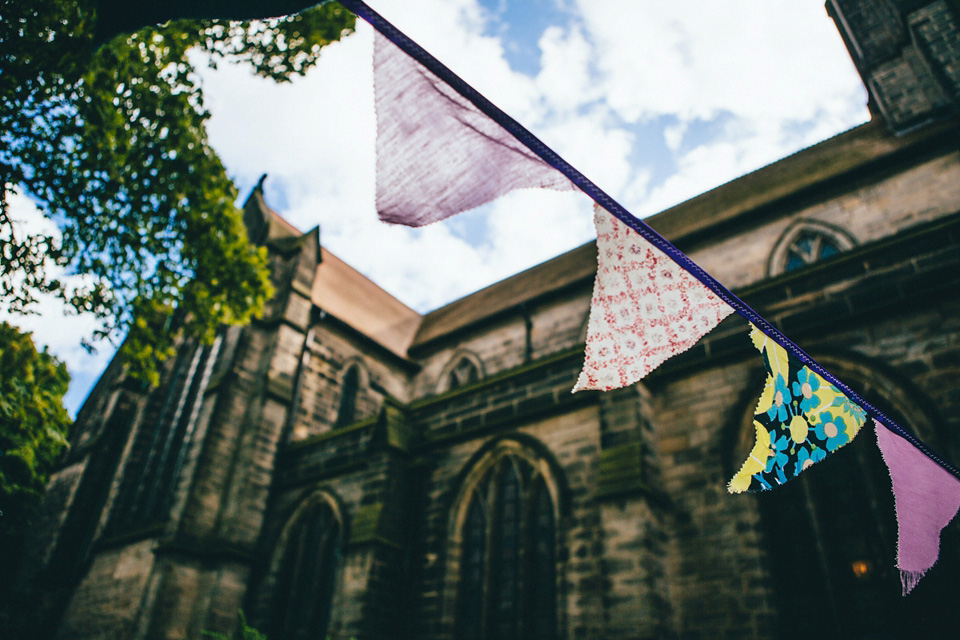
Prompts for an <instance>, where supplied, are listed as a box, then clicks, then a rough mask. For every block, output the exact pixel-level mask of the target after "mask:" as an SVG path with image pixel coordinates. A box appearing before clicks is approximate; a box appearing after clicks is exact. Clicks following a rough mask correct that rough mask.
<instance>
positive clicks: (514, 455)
mask: <svg viewBox="0 0 960 640" xmlns="http://www.w3.org/2000/svg"><path fill="white" fill-rule="evenodd" d="M827 10H828V12H829V13H830V14H831V15H832V16H833V18H834V20H835V21H836V23H837V25H838V27H839V28H840V30H841V32H842V34H843V36H844V39H845V41H846V43H847V45H848V48H849V50H850V52H851V56H852V57H853V59H854V61H855V63H856V65H857V68H858V70H859V71H860V73H861V75H862V77H863V78H864V82H865V84H866V85H867V87H868V90H869V95H870V106H871V109H872V112H873V114H874V117H873V119H872V120H871V121H870V122H868V123H867V124H864V125H862V126H859V127H857V128H855V129H853V130H850V131H848V132H846V133H843V134H840V135H838V136H836V137H834V138H832V139H829V140H827V141H825V142H822V143H820V144H818V145H816V146H813V147H810V148H808V149H805V150H803V151H801V152H799V153H796V154H794V155H792V156H790V157H787V158H785V159H783V160H781V161H779V162H776V163H774V164H772V165H769V166H767V167H764V168H762V169H759V170H757V171H755V172H753V173H751V174H749V175H746V176H744V177H742V178H739V179H737V180H735V181H732V182H730V183H728V184H725V185H723V186H720V187H718V188H716V189H713V190H711V191H709V192H707V193H704V194H702V195H700V196H698V197H696V198H693V199H692V200H689V201H687V202H684V203H682V204H680V205H677V206H675V207H673V208H671V209H669V210H667V211H664V212H662V213H660V214H658V215H656V216H653V217H652V218H649V219H648V222H649V223H650V224H651V226H653V227H654V228H655V229H657V230H658V231H659V232H660V233H661V234H663V235H664V236H666V237H667V238H668V239H670V240H671V241H672V242H674V243H675V244H676V245H677V246H678V247H679V248H680V249H681V250H683V251H685V252H686V253H687V254H689V255H690V256H691V257H692V258H693V259H694V260H695V261H696V262H698V263H699V264H700V265H702V266H703V267H704V268H705V269H706V270H707V271H708V272H710V273H711V274H713V275H714V276H715V277H716V278H717V279H718V280H719V281H720V282H722V283H724V284H725V285H726V286H728V287H729V288H731V289H732V290H734V292H735V293H737V294H738V295H739V296H740V297H742V298H743V299H744V300H745V301H746V302H747V303H748V304H749V305H751V306H752V307H753V308H754V309H756V310H758V311H759V312H760V313H761V314H762V315H764V316H765V317H766V318H768V319H770V320H771V321H772V322H774V324H776V325H777V326H778V327H780V328H781V329H782V330H783V331H784V332H785V333H786V334H787V335H788V336H790V337H791V338H792V339H793V340H794V341H795V342H797V343H799V344H800V345H802V346H803V347H804V348H805V349H806V350H807V351H808V352H809V353H810V354H811V355H812V356H813V357H814V358H816V359H817V360H818V361H819V362H821V363H822V364H823V365H825V366H826V367H827V368H828V369H829V370H831V371H832V372H833V373H834V374H836V375H837V376H838V377H839V378H840V379H841V380H843V381H845V382H846V383H847V384H849V385H850V386H851V387H853V388H854V389H856V390H857V391H858V392H859V393H861V394H862V395H863V396H864V397H865V398H867V399H868V400H869V401H871V402H873V403H875V404H876V405H877V406H878V407H879V408H881V409H882V410H884V411H885V412H888V415H891V416H892V417H894V418H895V419H896V420H897V421H898V422H900V424H902V425H904V426H906V427H907V428H909V429H911V430H913V431H914V432H915V433H916V434H917V435H918V436H919V437H920V438H921V439H923V440H924V441H925V442H927V443H928V444H929V445H930V446H931V447H932V448H933V449H934V450H936V451H939V452H941V453H942V454H943V455H944V456H945V457H946V458H947V459H948V460H952V461H953V462H954V463H957V462H960V118H958V115H957V114H958V107H960V31H958V25H960V19H958V18H960V5H958V3H957V2H956V1H954V0H937V1H934V2H929V1H924V0H859V1H854V0H830V1H829V2H828V3H827ZM244 215H245V221H246V224H247V227H248V229H249V233H250V237H251V240H252V241H254V242H257V243H259V244H262V245H264V246H266V247H267V249H268V250H269V253H270V258H271V266H272V277H273V282H274V286H275V288H276V296H275V297H274V298H273V300H272V301H271V302H270V303H269V306H268V309H267V310H266V311H265V313H264V314H263V317H262V318H260V319H257V320H256V321H254V322H252V323H251V324H250V325H248V326H245V327H230V328H226V329H224V330H223V331H222V332H221V333H220V334H219V335H218V337H217V338H216V340H215V341H214V342H213V344H211V345H209V346H202V345H195V344H183V345H181V346H180V348H179V351H178V354H177V356H176V358H173V359H171V360H170V361H169V362H167V363H166V368H165V370H164V372H163V376H162V381H161V383H160V385H159V386H157V387H156V388H150V389H144V388H142V387H141V386H140V385H138V384H133V383H132V382H130V381H128V380H127V379H126V378H125V376H124V371H123V368H122V366H120V364H119V363H118V362H114V363H113V364H111V365H110V366H109V367H108V368H107V370H106V372H105V373H104V374H103V377H102V378H101V380H100V381H99V383H98V384H97V386H96V388H95V389H94V391H93V392H92V393H91V395H90V398H89V399H88V401H87V402H86V404H85V406H84V407H83V408H82V410H81V411H80V412H79V415H78V417H77V421H76V424H75V425H74V427H73V431H72V434H71V448H70V450H69V452H68V453H67V454H66V455H65V457H64V459H63V461H62V464H61V465H60V467H59V468H58V470H57V471H56V473H55V474H54V475H53V476H52V478H51V480H50V484H49V488H48V491H47V495H46V498H45V502H44V504H43V510H42V512H41V514H40V516H39V517H38V522H37V523H36V528H35V531H36V535H35V536H34V538H33V540H32V541H31V545H30V547H29V548H28V549H27V551H26V552H25V553H26V554H27V556H26V557H25V560H24V564H25V565H26V569H25V571H24V572H23V576H22V581H23V584H24V587H23V588H24V589H25V590H30V592H31V593H33V594H35V596H36V597H39V598H40V600H41V601H42V602H43V603H44V604H43V606H42V607H41V608H40V609H39V610H37V611H34V612H33V613H34V614H35V615H36V617H37V621H36V626H35V627H34V629H35V635H33V636H32V637H42V638H46V637H49V638H60V639H63V640H67V639H70V640H72V639H84V640H86V639H91V640H92V639H102V640H107V639H111V640H112V639H118V640H119V639H123V640H127V639H138V640H139V639H150V640H154V639H157V640H159V639H179V638H191V639H192V638H200V637H201V631H202V630H212V631H218V632H224V633H230V632H232V631H233V630H234V629H236V628H237V625H238V615H237V612H238V610H239V609H241V608H242V609H243V611H244V612H245V614H246V618H247V620H248V622H249V623H250V624H251V625H252V626H254V627H256V628H258V629H260V630H261V631H263V632H264V633H266V634H267V636H268V637H269V638H270V640H287V639H290V640H294V639H308V638H309V639H323V638H327V637H329V638H334V639H342V640H346V639H349V638H355V639H356V640H393V639H396V640H421V639H423V640H428V639H430V640H440V639H447V638H451V639H453V638H455V639H462V640H511V639H524V640H527V639H529V640H544V639H561V638H563V639H574V638H584V639H592V640H599V639H611V640H614V639H618V640H640V639H655V638H656V639H678V640H707V639H715V638H716V639H725V638H729V639H741V638H745V639H762V638H782V639H792V638H810V637H816V638H838V639H839V638H843V639H868V638H888V637H889V638H894V637H896V638H956V637H960V607H958V606H957V603H958V598H960V525H958V524H957V522H954V523H952V524H951V525H950V526H949V527H948V528H947V530H946V531H945V534H944V537H943V540H942V545H941V559H940V561H939V563H938V564H937V565H936V566H935V567H934V569H933V570H932V571H931V572H930V573H929V574H928V576H927V577H926V578H925V579H924V580H923V581H921V582H920V584H919V586H918V587H917V588H916V590H915V591H914V593H913V594H911V595H910V596H909V597H907V598H902V597H901V596H900V581H899V577H898V573H897V570H896V568H895V548H896V537H897V532H896V522H895V519H894V508H893V500H892V495H891V491H890V481H889V477H888V476H887V474H886V469H885V467H884V466H883V463H882V461H881V460H880V457H879V453H878V450H877V448H876V445H875V440H874V434H873V430H872V428H865V429H864V430H863V432H862V433H861V434H860V436H859V437H858V438H857V439H856V440H855V441H854V443H853V444H851V445H850V446H848V447H845V448H844V449H842V450H841V451H840V452H838V453H837V454H836V455H834V456H832V457H831V458H829V459H828V460H826V461H825V462H823V463H822V464H819V465H817V467H816V468H814V469H812V470H810V471H808V472H807V473H805V474H804V475H803V476H802V477H801V478H800V479H798V480H796V481H794V482H792V483H791V484H790V485H787V486H785V487H783V488H780V489H778V490H776V491H774V492H770V493H769V494H764V495H759V496H758V495H748V494H743V495H731V494H728V493H727V490H726V482H727V481H728V480H729V478H730V477H731V476H732V475H733V473H734V472H735V471H736V470H737V468H738V467H739V465H740V463H741V462H742V461H743V460H744V459H745V457H746V453H747V452H748V451H749V450H750V448H751V446H752V444H753V442H752V438H753V430H752V427H751V417H752V413H753V409H754V407H755V406H756V402H757V398H758V396H759V393H760V391H761V389H762V386H763V380H764V371H763V367H762V362H761V360H760V357H759V356H758V353H757V352H756V350H755V349H754V348H753V346H752V345H751V343H750V340H749V339H748V337H747V330H748V328H747V324H746V322H745V321H744V320H742V319H741V318H739V317H738V316H732V317H730V318H728V319H727V320H725V321H724V322H723V323H722V324H721V325H720V326H719V327H717V329H715V330H714V331H713V332H712V333H710V334H708V335H707V336H706V337H705V338H704V339H703V340H702V341H701V342H700V343H698V345H697V346H696V347H695V348H694V349H692V350H691V351H689V352H686V353H684V354H682V355H681V356H678V357H676V358H674V359H672V360H670V361H668V362H667V363H666V364H665V365H663V366H662V367H660V368H659V369H657V370H656V371H655V372H654V373H653V374H651V375H650V376H648V377H647V378H645V379H644V380H643V381H642V383H640V384H636V385H633V386H631V387H629V388H625V389H621V390H618V391H612V392H608V393H598V392H580V393H577V394H571V393H570V390H571V388H572V386H573V384H574V381H575V379H576V376H577V374H578V372H579V368H580V365H581V364H582V360H583V348H584V339H585V326H586V321H587V314H588V310H589V303H590V296H591V291H592V285H593V277H594V273H595V269H596V247H595V244H593V243H590V244H587V245H584V246H582V247H579V248H577V249H574V250H572V251H570V252H568V253H565V254H563V255H561V256H558V257H556V258H554V259H552V260H550V261H548V262H545V263H543V264H541V265H538V266H536V267H533V268H531V269H528V270H527V271H524V272H522V273H519V274H516V275H514V276H512V277H510V278H507V279H506V280H503V281H501V282H498V283H496V284H493V285H491V286H489V287H487V288H485V289H482V290H480V291H477V292H476V293H473V294H471V295H469V296H466V297H465V298H462V299H460V300H457V301H455V302H452V303H450V304H448V305H446V306H444V307H442V308H440V309H437V310H435V311H432V312H430V313H427V314H426V315H419V314H417V313H416V312H414V311H412V310H411V309H409V308H407V307H406V306H404V305H403V304H402V303H401V302H399V301H398V300H396V299H395V298H393V297H392V296H390V295H389V294H388V293H386V292H385V291H383V290H382V289H380V288H379V287H378V286H377V285H376V284H374V283H373V282H371V281H370V280H368V279H367V278H365V277H364V276H363V275H361V274H360V273H358V272H357V271H356V270H354V269H353V268H351V267H350V266H349V265H347V264H345V263H344V262H343V261H342V260H340V259H339V258H337V256H335V255H333V254H332V253H330V252H329V251H328V250H327V249H326V248H325V247H324V246H322V244H321V243H320V235H319V230H318V229H314V230H312V231H310V232H307V233H301V232H299V231H297V230H295V229H294V228H292V227H291V226H290V225H288V224H287V223H285V222H284V220H283V219H282V218H281V217H280V216H279V215H277V214H276V213H275V212H273V211H272V210H271V209H270V208H269V207H268V205H267V203H265V202H264V199H263V194H262V191H261V189H260V188H259V187H258V188H257V189H255V190H254V191H253V193H252V194H251V195H250V197H249V199H248V201H247V203H246V207H245V214H244ZM37 594H39V595H38V596H37ZM32 601H33V602H36V601H37V600H36V598H35V599H34V600H32Z"/></svg>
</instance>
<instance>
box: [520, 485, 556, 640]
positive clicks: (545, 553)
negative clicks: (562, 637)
mask: <svg viewBox="0 0 960 640" xmlns="http://www.w3.org/2000/svg"><path fill="white" fill-rule="evenodd" d="M531 516H532V521H533V523H534V526H533V527H532V528H531V529H530V531H529V532H528V535H529V537H530V539H529V542H528V543H527V548H528V549H530V550H531V553H530V559H529V565H530V566H529V569H528V572H527V573H528V575H529V576H530V581H529V584H528V585H527V588H526V595H527V600H526V603H527V606H526V611H527V619H528V620H529V621H530V629H529V632H528V634H527V637H528V638H530V639H531V640H549V639H550V638H554V637H556V634H557V610H556V602H557V584H556V575H555V567H556V566H557V556H556V525H555V522H554V518H553V503H552V502H551V501H550V492H549V491H547V485H546V484H544V482H543V478H538V480H537V483H536V484H535V485H534V493H533V513H532V514H531Z"/></svg>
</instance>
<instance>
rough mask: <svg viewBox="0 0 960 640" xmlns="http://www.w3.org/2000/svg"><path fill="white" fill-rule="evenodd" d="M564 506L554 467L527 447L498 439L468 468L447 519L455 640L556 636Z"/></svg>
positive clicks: (447, 592)
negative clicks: (559, 559)
mask: <svg viewBox="0 0 960 640" xmlns="http://www.w3.org/2000/svg"><path fill="white" fill-rule="evenodd" d="M560 503H561V495H560V487H559V485H558V479H557V475H556V471H555V468H554V467H553V465H552V464H551V461H550V460H549V459H548V458H546V457H545V456H543V455H542V454H541V453H540V452H539V451H538V450H537V448H535V447H531V446H529V445H528V444H526V443H524V442H521V441H519V440H515V439H512V438H504V439H501V440H498V441H496V442H495V443H493V444H492V445H491V446H488V447H485V450H483V451H482V452H481V453H480V454H479V455H478V456H477V457H475V459H474V460H473V461H472V462H471V463H470V464H469V465H468V467H467V469H466V470H465V474H464V476H463V482H462V484H461V486H460V491H459V492H458V496H457V498H456V500H455V501H454V504H453V508H452V509H451V517H450V538H449V551H448V560H449V561H448V566H447V585H448V586H447V589H446V591H445V594H446V598H447V600H448V603H450V606H449V607H448V611H451V612H454V619H453V620H452V621H451V622H452V626H453V628H454V629H453V630H454V636H455V637H456V638H462V639H466V640H487V639H494V638H496V639H498V640H500V639H503V640H510V639H513V638H516V639H519V638H524V639H527V638H532V639H534V640H538V639H544V640H546V639H552V638H555V637H556V635H557V629H558V628H559V614H560V609H559V606H558V601H559V598H558V593H559V589H558V581H559V580H560V575H559V574H560V571H559V565H558V563H557V558H558V557H559V553H558V546H559V531H560V528H561V526H560V513H561V510H560Z"/></svg>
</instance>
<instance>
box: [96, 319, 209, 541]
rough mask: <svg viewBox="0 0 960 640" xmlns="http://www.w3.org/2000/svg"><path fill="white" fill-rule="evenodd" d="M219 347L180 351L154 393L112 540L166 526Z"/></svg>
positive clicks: (118, 501)
mask: <svg viewBox="0 0 960 640" xmlns="http://www.w3.org/2000/svg"><path fill="white" fill-rule="evenodd" d="M220 343H221V337H220V336H217V338H216V339H215V340H214V342H213V344H212V345H210V346H206V347H205V346H202V345H197V346H194V347H193V348H187V347H181V349H180V351H179V353H178V355H177V359H176V361H175V363H174V366H173V371H172V372H171V374H170V375H169V377H168V378H167V380H166V383H165V384H164V385H163V386H161V387H159V388H157V389H156V390H154V391H153V393H151V395H150V399H149V400H148V402H147V406H146V409H145V410H144V415H143V418H142V420H141V423H140V426H139V427H138V432H137V435H136V436H135V439H134V442H133V446H132V447H131V449H130V453H129V454H128V456H127V461H126V463H125V466H124V473H123V480H122V481H121V484H120V489H119V491H118V493H117V497H116V498H115V500H114V506H113V512H112V513H111V516H110V525H109V531H110V533H111V534H121V533H125V532H127V531H130V530H133V529H142V528H147V527H150V526H152V525H156V524H159V523H162V522H164V521H166V519H167V517H168V515H169V510H170V507H171V506H172V503H173V499H174V493H175V489H176V485H177V482H178V480H179V476H180V471H181V468H182V467H183V465H184V463H185V461H186V457H187V455H188V453H189V451H190V447H191V445H192V443H193V435H194V430H195V427H196V421H197V417H198V416H199V413H200V407H201V405H202V404H203V395H204V391H205V390H206V388H207V384H208V382H209V381H210V375H211V373H212V371H213V365H214V362H215V361H216V358H217V353H218V351H219V349H220Z"/></svg>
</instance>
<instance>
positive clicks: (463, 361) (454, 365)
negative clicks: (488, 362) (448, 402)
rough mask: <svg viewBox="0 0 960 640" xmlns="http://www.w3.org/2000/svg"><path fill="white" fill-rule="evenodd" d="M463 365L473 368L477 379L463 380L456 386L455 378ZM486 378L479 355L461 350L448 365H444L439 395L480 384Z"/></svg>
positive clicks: (438, 390)
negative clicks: (469, 385) (475, 383)
mask: <svg viewBox="0 0 960 640" xmlns="http://www.w3.org/2000/svg"><path fill="white" fill-rule="evenodd" d="M463 365H469V366H471V368H472V370H473V371H474V373H475V376H476V377H475V379H467V380H462V379H461V380H458V382H457V383H456V384H454V381H453V377H454V376H455V375H457V373H458V370H460V369H461V367H463ZM485 376H486V372H485V371H484V367H483V361H482V360H481V359H480V357H479V356H477V354H475V353H473V352H472V351H467V350H465V349H461V350H459V351H457V352H456V353H455V354H454V355H453V357H452V358H450V360H449V361H448V362H447V364H446V365H444V367H443V371H442V373H441V374H440V383H439V385H438V388H437V393H444V392H446V391H453V390H454V389H459V388H461V387H464V386H466V385H468V384H472V383H474V382H478V381H480V380H482V379H483V378H484V377H485Z"/></svg>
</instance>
